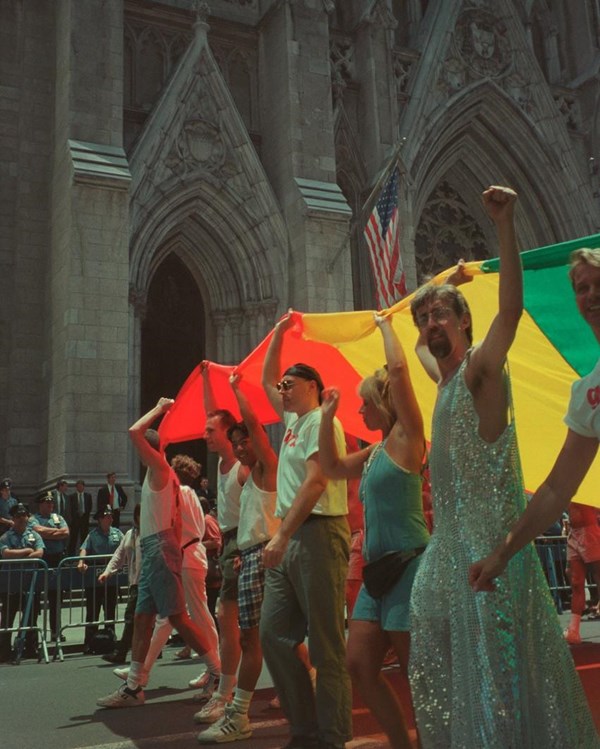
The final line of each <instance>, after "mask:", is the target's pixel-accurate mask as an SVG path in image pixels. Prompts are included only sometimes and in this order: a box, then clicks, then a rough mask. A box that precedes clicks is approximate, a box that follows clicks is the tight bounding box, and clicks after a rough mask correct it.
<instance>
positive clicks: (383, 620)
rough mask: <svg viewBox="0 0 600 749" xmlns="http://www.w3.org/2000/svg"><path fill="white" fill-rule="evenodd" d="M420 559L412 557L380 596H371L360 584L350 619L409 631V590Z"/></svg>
mask: <svg viewBox="0 0 600 749" xmlns="http://www.w3.org/2000/svg"><path fill="white" fill-rule="evenodd" d="M420 561H421V557H420V556H419V557H417V558H416V559H413V560H412V561H411V562H410V564H409V565H408V567H407V568H406V569H405V570H404V573H403V574H402V577H401V578H400V580H398V582H397V583H396V584H395V585H394V587H393V588H392V589H391V590H389V591H388V592H387V593H386V594H385V595H383V596H381V598H373V597H372V596H370V595H369V594H368V593H367V589H366V588H365V586H364V585H361V588H360V591H359V593H358V598H357V599H356V604H355V606H354V611H353V612H352V619H357V620H358V621H363V622H379V624H380V626H381V629H383V630H384V631H385V632H409V631H410V625H409V613H410V611H409V608H410V591H411V589H412V584H413V580H414V577H415V573H416V572H417V569H418V568H419V562H420Z"/></svg>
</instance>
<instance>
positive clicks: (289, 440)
mask: <svg viewBox="0 0 600 749" xmlns="http://www.w3.org/2000/svg"><path fill="white" fill-rule="evenodd" d="M297 439H298V435H297V434H294V432H293V431H292V430H291V429H288V430H287V432H286V433H285V437H284V438H283V444H284V445H287V447H295V446H296V441H297Z"/></svg>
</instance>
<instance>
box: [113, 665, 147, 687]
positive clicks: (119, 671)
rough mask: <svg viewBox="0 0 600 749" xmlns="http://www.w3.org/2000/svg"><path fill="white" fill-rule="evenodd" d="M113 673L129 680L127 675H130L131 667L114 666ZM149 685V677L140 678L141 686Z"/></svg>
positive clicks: (124, 679)
mask: <svg viewBox="0 0 600 749" xmlns="http://www.w3.org/2000/svg"><path fill="white" fill-rule="evenodd" d="M113 674H114V675H115V676H118V677H119V679H123V681H127V677H128V676H129V667H127V668H113ZM147 686H148V677H146V679H145V680H144V679H140V687H142V688H143V687H147Z"/></svg>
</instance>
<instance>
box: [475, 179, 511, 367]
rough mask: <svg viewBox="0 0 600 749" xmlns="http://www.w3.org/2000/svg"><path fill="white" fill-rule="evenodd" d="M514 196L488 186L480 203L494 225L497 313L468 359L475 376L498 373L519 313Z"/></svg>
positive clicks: (507, 189) (502, 189)
mask: <svg viewBox="0 0 600 749" xmlns="http://www.w3.org/2000/svg"><path fill="white" fill-rule="evenodd" d="M516 199H517V194H516V192H515V191H514V190H511V189H510V188H509V187H498V186H492V187H490V188H488V189H487V190H485V191H484V193H483V203H484V206H485V208H486V211H487V213H488V215H489V216H490V218H491V219H492V221H493V222H494V223H495V224H496V230H497V232H498V240H499V245H500V284H499V298H498V314H497V315H496V317H495V318H494V320H493V322H492V324H491V326H490V329H489V331H488V333H487V335H486V337H485V339H484V340H483V341H482V342H481V344H480V345H479V346H477V347H476V348H475V350H474V351H473V355H472V357H471V360H472V365H473V372H474V374H475V376H479V375H484V376H485V375H486V374H495V373H498V372H501V371H502V369H503V367H504V363H505V359H506V355H507V354H508V351H509V349H510V347H511V345H512V342H513V340H514V338H515V335H516V332H517V327H518V325H519V320H520V319H521V314H522V312H523V271H522V268H521V257H520V255H519V248H518V246H517V238H516V233H515V224H514V208H515V202H516Z"/></svg>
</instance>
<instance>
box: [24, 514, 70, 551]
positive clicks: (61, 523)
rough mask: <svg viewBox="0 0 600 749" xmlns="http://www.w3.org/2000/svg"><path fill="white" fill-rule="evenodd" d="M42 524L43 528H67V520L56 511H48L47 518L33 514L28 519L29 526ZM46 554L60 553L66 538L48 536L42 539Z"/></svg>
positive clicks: (65, 546) (64, 546)
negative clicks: (48, 515)
mask: <svg viewBox="0 0 600 749" xmlns="http://www.w3.org/2000/svg"><path fill="white" fill-rule="evenodd" d="M34 525H42V526H44V528H67V527H68V526H67V521H66V520H65V519H64V518H63V516H62V515H59V514H58V513H56V512H52V513H50V517H49V518H47V517H45V516H44V515H34V516H33V517H32V518H31V520H30V521H29V527H32V526H34ZM44 544H45V546H46V552H47V553H48V554H62V553H63V552H64V550H65V549H66V548H67V539H54V538H48V539H46V541H44Z"/></svg>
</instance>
